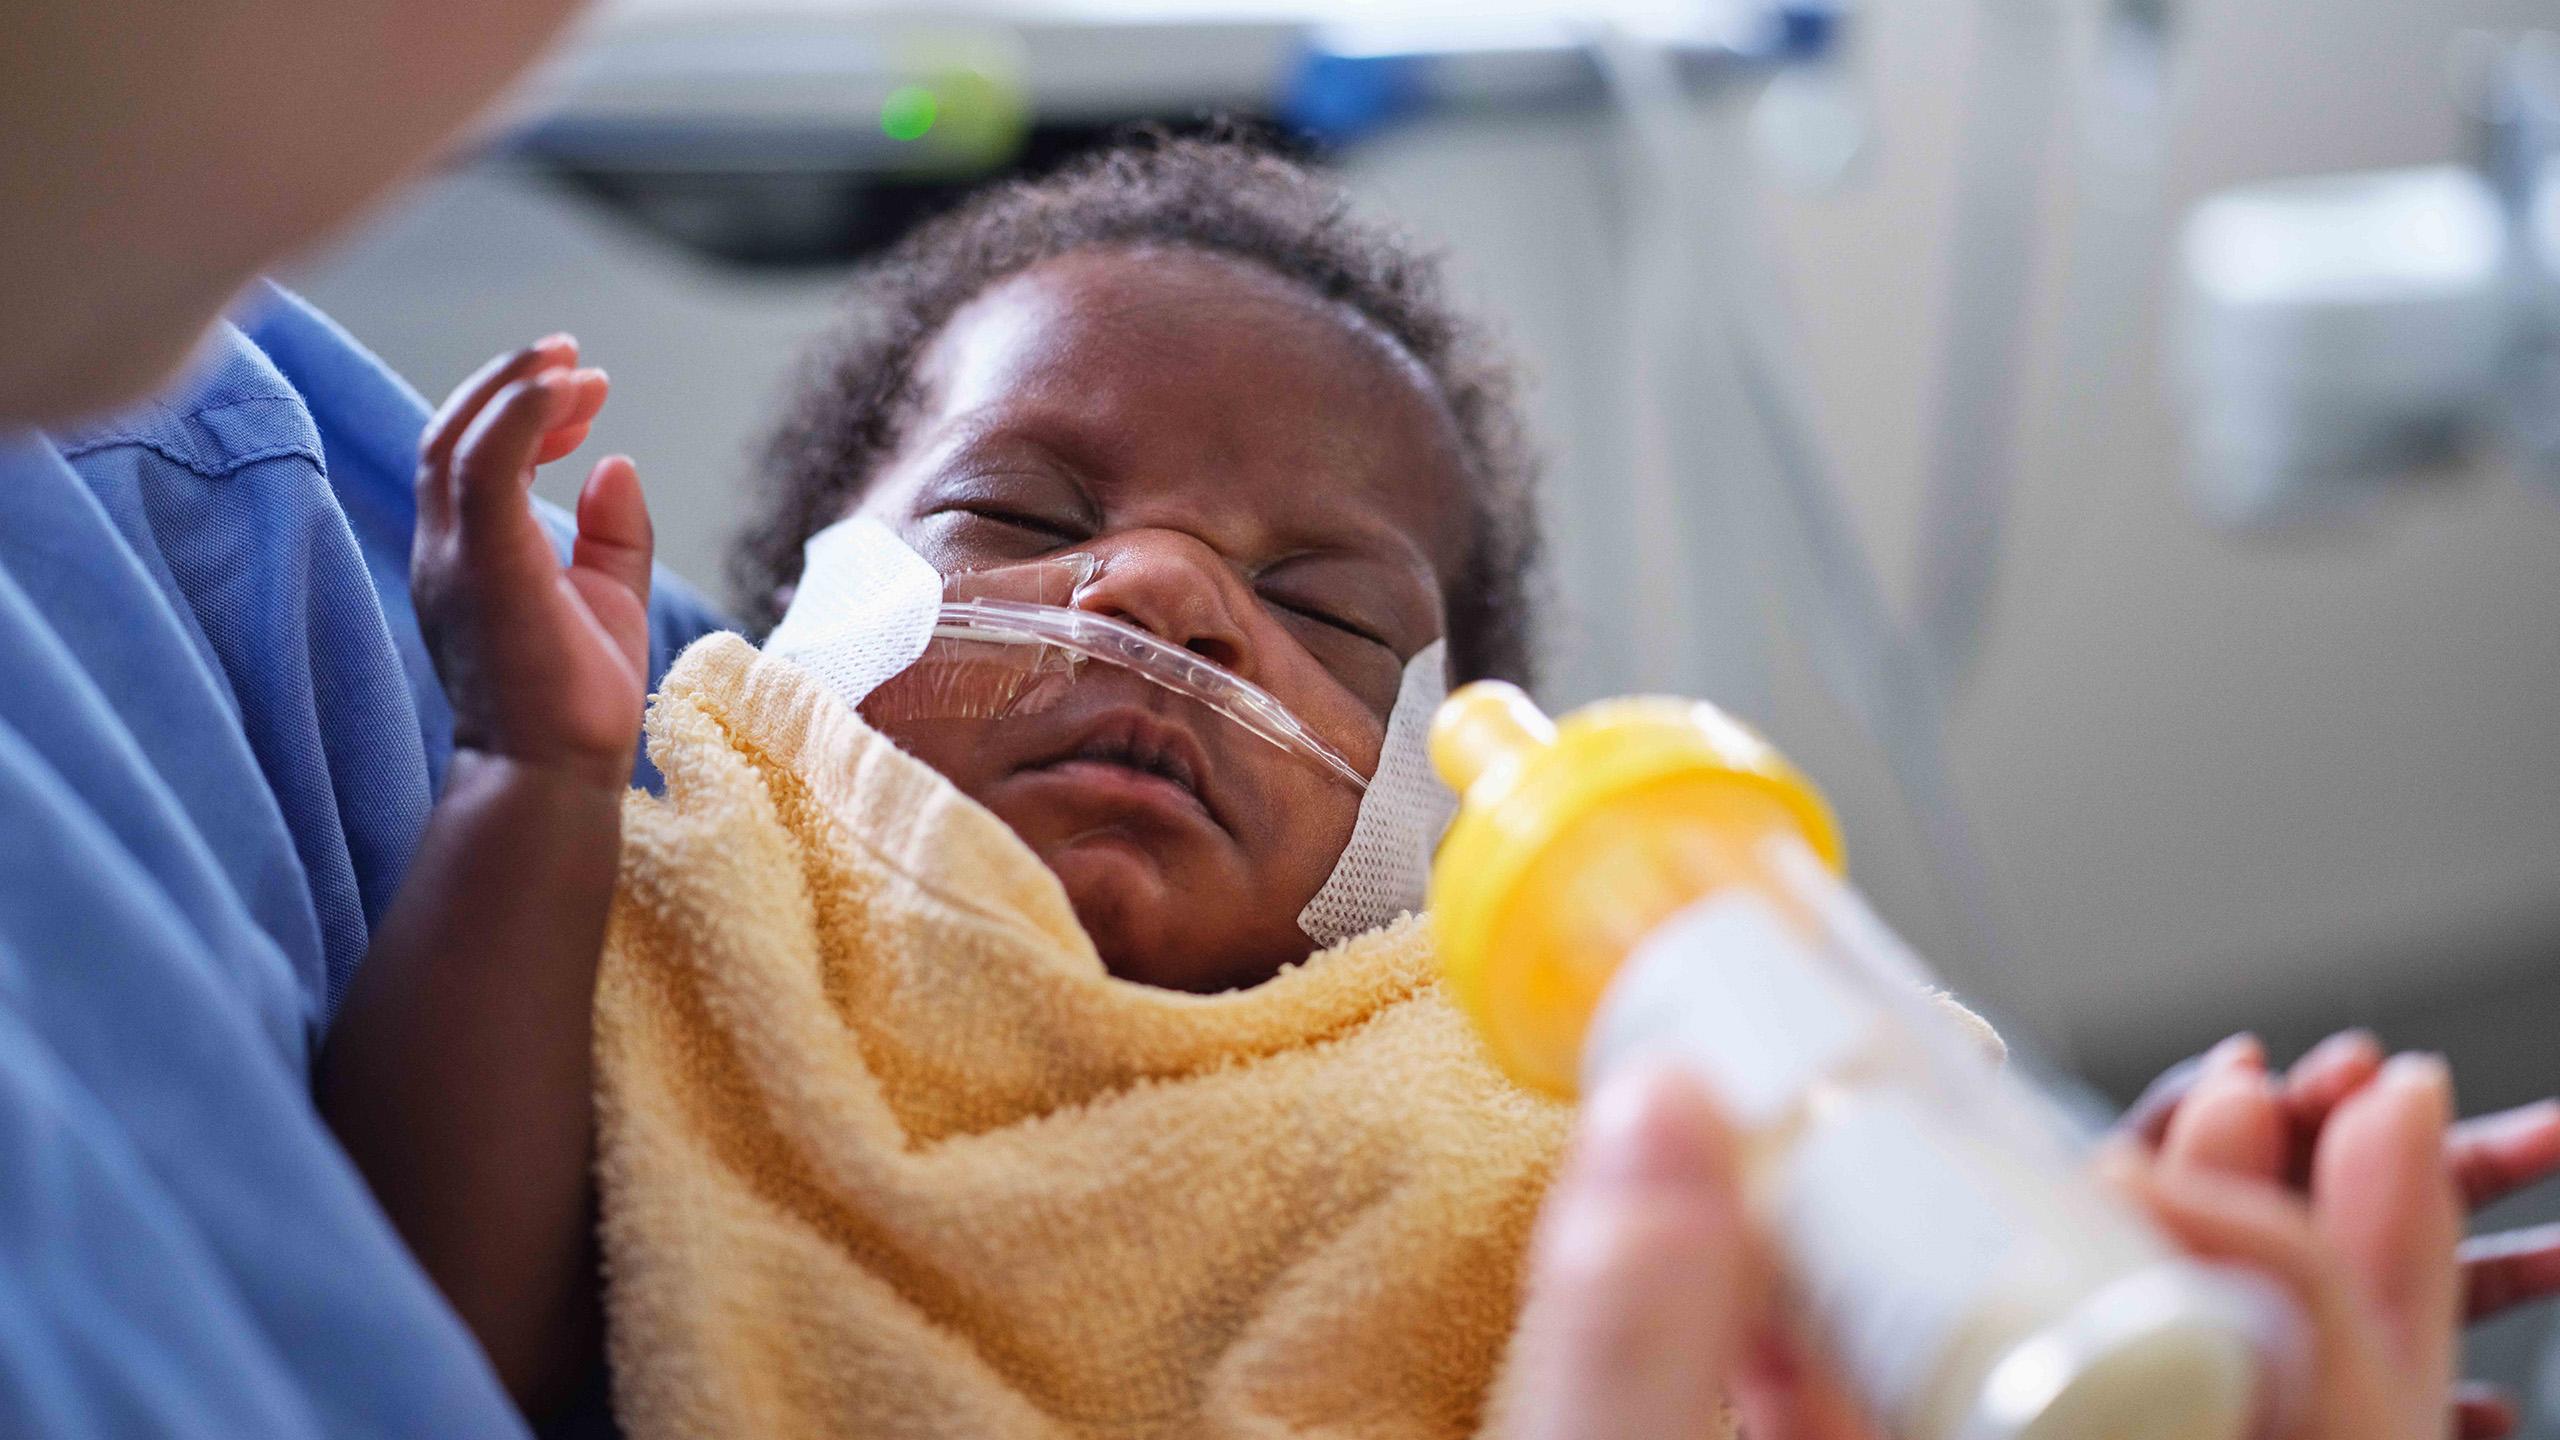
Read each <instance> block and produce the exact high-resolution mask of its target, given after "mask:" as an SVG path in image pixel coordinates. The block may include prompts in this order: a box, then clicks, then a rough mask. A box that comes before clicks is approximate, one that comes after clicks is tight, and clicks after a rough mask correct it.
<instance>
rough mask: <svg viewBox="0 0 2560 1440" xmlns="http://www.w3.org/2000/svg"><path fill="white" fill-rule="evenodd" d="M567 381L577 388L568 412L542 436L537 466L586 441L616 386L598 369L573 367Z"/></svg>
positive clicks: (549, 461)
mask: <svg viewBox="0 0 2560 1440" xmlns="http://www.w3.org/2000/svg"><path fill="white" fill-rule="evenodd" d="M568 383H569V384H570V385H571V386H572V387H573V389H574V395H573V398H572V399H571V400H570V402H569V410H568V413H567V414H565V415H562V416H561V417H560V418H559V419H558V420H556V421H553V422H552V425H551V430H550V432H549V433H548V434H546V435H544V436H543V437H542V445H541V448H540V449H538V450H536V451H535V452H534V456H533V463H534V464H536V465H548V464H550V463H551V462H552V461H554V460H557V459H559V458H560V457H561V456H563V455H566V454H568V453H569V452H570V451H572V450H575V449H577V448H578V447H579V446H581V445H584V444H585V443H587V432H588V431H589V430H591V429H593V428H594V426H595V419H596V413H597V412H598V411H600V410H602V409H604V402H605V396H606V395H607V394H609V393H610V392H611V391H612V389H613V382H612V381H611V380H609V379H607V378H606V376H605V373H604V372H603V371H602V370H596V369H586V370H573V371H571V372H569V379H568Z"/></svg>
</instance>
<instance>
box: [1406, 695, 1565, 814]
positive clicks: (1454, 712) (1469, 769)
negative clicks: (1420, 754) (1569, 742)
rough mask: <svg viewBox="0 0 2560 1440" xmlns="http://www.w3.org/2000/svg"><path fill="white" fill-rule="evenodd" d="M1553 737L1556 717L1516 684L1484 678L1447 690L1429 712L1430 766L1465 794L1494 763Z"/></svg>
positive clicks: (1523, 753) (1518, 756) (1515, 756)
mask: <svg viewBox="0 0 2560 1440" xmlns="http://www.w3.org/2000/svg"><path fill="white" fill-rule="evenodd" d="M1555 739H1556V726H1555V722H1554V721H1552V720H1549V719H1548V718H1547V717H1546V712H1544V711H1542V710H1540V709H1539V708H1538V706H1537V703H1536V702H1535V701H1532V700H1531V699H1530V698H1529V697H1528V696H1527V695H1526V694H1524V693H1522V691H1521V689H1520V687H1519V686H1517V685H1508V684H1504V683H1503V682H1501V681H1499V680H1493V681H1485V682H1481V683H1478V684H1474V685H1469V686H1466V687H1465V688H1463V689H1461V690H1459V691H1458V693H1456V694H1455V695H1452V696H1450V697H1449V699H1448V702H1447V703H1446V704H1444V705H1442V706H1441V707H1440V713H1439V714H1438V715H1436V716H1434V717H1432V721H1431V766H1432V768H1433V769H1435V770H1438V771H1439V772H1440V778H1441V779H1443V780H1445V781H1447V782H1449V788H1450V789H1452V790H1455V791H1457V792H1458V793H1459V794H1461V795H1464V794H1466V793H1467V791H1468V790H1469V789H1471V788H1473V787H1474V785H1475V783H1476V781H1477V780H1479V779H1482V778H1483V777H1484V776H1485V775H1487V774H1488V773H1490V772H1491V771H1492V770H1494V769H1495V767H1497V766H1500V765H1504V764H1509V763H1516V762H1518V761H1520V760H1521V759H1523V758H1524V757H1526V756H1527V755H1528V754H1529V752H1531V751H1533V750H1535V749H1538V748H1539V747H1541V746H1546V745H1552V744H1554V743H1555Z"/></svg>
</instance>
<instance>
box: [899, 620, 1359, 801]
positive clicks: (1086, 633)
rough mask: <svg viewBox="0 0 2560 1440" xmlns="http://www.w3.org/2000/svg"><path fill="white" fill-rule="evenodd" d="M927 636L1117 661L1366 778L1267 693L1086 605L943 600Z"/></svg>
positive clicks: (1283, 744)
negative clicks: (932, 627)
mask: <svg viewBox="0 0 2560 1440" xmlns="http://www.w3.org/2000/svg"><path fill="white" fill-rule="evenodd" d="M933 634H934V638H936V639H940V640H966V641H974V642H977V643H979V644H986V645H1022V646H1038V647H1046V648H1048V649H1051V650H1061V651H1065V652H1067V653H1068V654H1070V655H1075V656H1080V657H1082V658H1084V659H1087V660H1098V661H1100V662H1102V663H1104V664H1106V665H1116V666H1118V667H1120V668H1121V669H1124V670H1129V671H1133V672H1135V673H1137V674H1139V675H1142V676H1144V677H1145V678H1147V679H1149V680H1152V681H1154V682H1155V683H1156V684H1158V685H1161V686H1163V687H1164V688H1165V689H1167V690H1170V691H1172V692H1174V693H1175V694H1177V695H1181V696H1185V697H1187V698H1189V699H1192V700H1196V701H1198V702H1200V703H1201V704H1203V705H1206V706H1208V707H1209V708H1210V709H1212V710H1215V711H1217V712H1218V713H1219V714H1221V715H1224V716H1226V717H1227V718H1228V719H1230V720H1233V721H1234V722H1236V723H1237V724H1238V725H1241V726H1243V727H1244V728H1245V729H1246V730H1247V731H1249V732H1251V733H1252V734H1254V735H1256V736H1259V737H1261V738H1262V739H1264V740H1267V741H1269V742H1270V743H1271V744H1273V745H1276V746H1278V747H1280V748H1281V749H1282V750H1284V751H1286V752H1288V753H1289V754H1291V755H1295V756H1297V757H1299V758H1301V759H1304V760H1308V761H1311V762H1313V763H1314V764H1316V765H1318V766H1320V767H1322V768H1324V769H1326V770H1329V771H1331V772H1332V773H1333V774H1334V775H1335V776H1336V777H1338V778H1339V779H1341V780H1342V781H1344V782H1345V783H1346V784H1348V785H1350V786H1351V788H1352V789H1354V790H1356V791H1359V792H1362V793H1364V794H1365V793H1366V792H1367V791H1368V788H1369V777H1368V776H1366V775H1363V774H1361V773H1360V771H1359V769H1358V767H1356V766H1354V765H1353V764H1352V763H1351V762H1350V761H1349V760H1347V759H1344V758H1343V755H1342V752H1341V751H1339V750H1336V749H1335V748H1334V747H1333V746H1331V745H1329V744H1326V743H1325V741H1324V739H1323V737H1321V736H1319V735H1317V734H1316V733H1315V731H1313V730H1310V729H1308V728H1307V726H1306V724H1305V722H1303V721H1301V720H1300V719H1298V717H1297V716H1296V715H1295V714H1293V713H1292V712H1291V711H1290V709H1289V707H1288V706H1286V705H1283V704H1281V703H1280V701H1279V700H1278V699H1277V698H1275V697H1274V696H1273V695H1272V694H1271V692H1270V691H1268V690H1265V689H1263V688H1262V687H1261V686H1259V685H1256V684H1254V683H1253V682H1252V681H1250V680H1247V679H1245V678H1244V677H1243V676H1240V675H1238V674H1236V673H1235V672H1234V671H1232V670H1229V669H1227V668H1225V667H1224V666H1222V665H1219V664H1217V663H1216V662H1214V661H1212V660H1209V659H1207V658H1205V657H1203V656H1201V655H1197V654H1194V653H1193V652H1192V651H1190V650H1186V649H1184V648H1183V647H1182V646H1180V645H1176V644H1174V643H1173V642H1172V641H1170V640H1166V639H1164V638H1163V637H1161V636H1158V635H1155V634H1152V633H1150V632H1148V631H1145V630H1141V629H1139V628H1138V627H1137V626H1135V625H1131V624H1128V623H1126V622H1125V621H1120V620H1115V619H1112V618H1111V617H1110V616H1108V615H1101V614H1097V613H1095V612H1093V611H1090V610H1078V609H1074V608H1071V607H1068V606H1061V605H1040V604H1033V603H1029V602H1026V601H1020V600H991V599H981V600H945V601H944V602H943V604H942V611H941V615H940V618H939V619H938V621H937V622H936V624H935V625H934V629H933Z"/></svg>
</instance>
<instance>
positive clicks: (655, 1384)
mask: <svg viewBox="0 0 2560 1440" xmlns="http://www.w3.org/2000/svg"><path fill="white" fill-rule="evenodd" d="M649 733H650V745H651V755H652V757H653V758H654V759H655V760H656V762H657V765H658V768H659V769H660V771H662V772H663V773H664V774H665V776H666V780H667V793H666V797H665V799H663V800H653V799H651V798H649V797H647V796H645V795H640V794H635V795H633V796H632V798H631V801H630V806H629V809H628V810H627V812H626V818H627V830H626V839H625V842H624V845H625V849H624V859H623V875H622V891H621V896H620V899H619V901H618V902H617V904H616V907H615V913H614V920H613V926H612V933H611V939H610V942H609V945H608V948H607V953H606V957H605V963H604V969H603V974H602V978H601V981H600V984H599V990H598V996H597V1016H596V1019H597V1034H596V1046H597V1062H598V1067H599V1086H600V1100H599V1103H600V1109H601V1137H600V1162H599V1163H600V1166H601V1174H602V1185H603V1195H604V1244H605V1255H606V1265H607V1272H608V1277H609V1283H608V1313H609V1317H610V1324H611V1346H612V1353H613V1360H614V1367H615V1388H616V1410H617V1413H618V1415H619V1418H620V1420H621V1422H622V1425H623V1427H624V1428H625V1430H626V1431H627V1432H628V1433H629V1435H630V1436H631V1437H632V1440H662V1437H678V1436H682V1437H730V1436H735V1437H750V1436H752V1437H759V1440H797V1437H818V1436H829V1437H860V1440H904V1437H914V1440H926V1437H930V1440H960V1437H969V1440H981V1437H994V1440H1014V1437H1041V1440H1047V1437H1106V1436H1107V1437H1155V1436H1164V1437H1174V1436H1180V1437H1186V1440H1216V1437H1246V1436H1252V1437H1279V1436H1299V1437H1305V1436H1341V1437H1350V1436H1358V1437H1363V1440H1400V1437H1441V1436H1464V1435H1468V1434H1471V1433H1473V1432H1474V1431H1475V1430H1476V1429H1477V1428H1478V1426H1479V1425H1480V1424H1481V1423H1482V1417H1483V1412H1484V1410H1485V1408H1486V1400H1487V1393H1488V1390H1489V1389H1490V1387H1491V1385H1492V1382H1493V1379H1494V1376H1495V1374H1496V1371H1497V1370H1498V1369H1499V1366H1500V1361H1501V1356H1502V1354H1503V1350H1504V1346H1505V1343H1506V1341H1507V1340H1508V1338H1509V1335H1510V1333H1511V1329H1512V1322H1513V1318H1514V1314H1515V1312H1516V1310H1517V1308H1518V1303H1519V1288H1520V1279H1521V1267H1522V1252H1523V1250H1524V1247H1525V1245H1526V1243H1527V1237H1528V1234H1529V1229H1530V1225H1531V1221H1532V1219H1533V1216H1534V1214H1535V1211H1536V1208H1537V1203H1538V1199H1539V1195H1540V1192H1541V1191H1542V1190H1543V1188H1544V1187H1545V1184H1546V1182H1547V1180H1548V1177H1549V1175H1550V1174H1551V1172H1552V1171H1553V1168H1554V1165H1555V1161H1556V1158H1557V1156H1558V1154H1559V1152H1560V1150H1561V1148H1562V1145H1563V1142H1564V1138H1565V1130H1566V1123H1567V1114H1566V1111H1565V1110H1564V1109H1563V1108H1562V1107H1560V1106H1557V1105H1554V1104H1551V1103H1549V1102H1546V1101H1543V1100H1540V1099H1537V1098H1533V1097H1532V1096H1530V1095H1528V1094H1526V1093H1524V1092H1522V1091H1520V1090H1518V1089H1516V1088H1514V1087H1513V1086H1512V1085H1511V1084H1510V1083H1509V1082H1508V1081H1506V1080H1505V1079H1504V1078H1503V1077H1502V1076H1501V1075H1500V1074H1499V1073H1497V1072H1496V1071H1495V1070H1494V1069H1493V1067H1492V1065H1491V1062H1490V1061H1489V1060H1487V1059H1486V1058H1485V1056H1484V1055H1483V1053H1482V1051H1481V1050H1480V1049H1479V1048H1478V1046H1477V1043H1476V1041H1475V1039H1474V1037H1473V1035H1472V1034H1471V1032H1470V1031H1469V1029H1468V1027H1467V1024H1466V1022H1465V1020H1464V1019H1463V1018H1462V1017H1461V1016H1460V1015H1459V1014H1458V1012H1457V1011H1456V1010H1455V1009H1454V1008H1453V1007H1452V1006H1451V1005H1450V1004H1449V1003H1448V1002H1447V1001H1446V1000H1445V999H1444V998H1443V996H1442V994H1441V992H1440V990H1439V988H1438V984H1437V981H1436V978H1435V970H1434V965H1433V960H1432V956H1431V953H1430V947H1429V944H1428V937H1427V931H1426V929H1425V928H1424V927H1423V926H1422V925H1420V924H1418V923H1416V922H1412V921H1407V922H1404V923H1402V924H1399V925H1397V926H1394V927H1391V928H1389V929H1387V930H1384V931H1380V932H1377V933H1374V934H1371V935H1367V936H1363V937H1361V938H1358V939H1355V940H1353V941H1350V942H1348V943H1346V944H1344V945H1342V946H1339V947H1337V948H1335V949H1333V950H1331V951H1328V952H1326V953H1324V954H1322V955H1319V956H1317V957H1315V958H1313V959H1311V960H1310V961H1308V962H1307V963H1306V964H1305V965H1303V966H1299V967H1297V968H1294V969H1292V970H1289V971H1287V972H1286V973H1284V974H1282V975H1280V976H1279V977H1278V978H1276V979H1274V980H1272V981H1270V982H1268V983H1266V984H1264V985H1261V986H1259V987H1256V988H1255V989H1253V990H1250V991H1245V992H1241V993H1236V994H1230V995H1223V996H1215V997H1199V996H1190V995H1182V994H1175V993H1171V992H1167V991H1159V990H1150V989H1146V988H1143V987H1140V986H1136V985H1131V984H1127V983H1123V982H1120V981H1116V980H1113V979H1111V978H1109V977H1108V976H1106V975H1105V974H1104V972H1103V968H1102V963H1101V961H1100V960H1099V959H1098V958H1097V957H1096V955H1095V953H1094V950H1093V947H1092V945H1091V943H1090V942H1089V941H1088V940H1087V939H1086V937H1085V934H1084V932H1083V930H1082V929H1081V928H1080V927H1079V926H1078V925H1077V923H1076V918H1075V915H1074V913H1073V911H1072V910H1071V909H1070V908H1069V906H1068V904H1067V900H1066V896H1065V894H1064V892H1063V891H1062V890H1061V889H1060V888H1059V886H1058V884H1057V882H1056V880H1055V879H1054V878H1053V877H1052V876H1051V875H1050V873H1049V871H1048V870H1047V869H1046V868H1045V867H1043V866H1042V865H1041V863H1040V862H1039V860H1038V859H1037V858H1035V857H1034V856H1033V855H1032V853H1031V852H1030V851H1029V850H1028V849H1026V848H1025V847H1024V846H1023V845H1022V844H1021V843H1020V842H1019V841H1018V840H1016V839H1015V838H1014V836H1013V834H1012V832H1011V831H1009V830H1008V829H1007V828H1006V827H1005V825H1004V824H1003V822H1002V821H1000V820H998V819H996V818H995V817H994V816H993V815H992V814H990V813H989V812H987V811H986V810H985V809H983V808H981V807H980V806H978V805H977V804H976V803H974V802H972V801H970V800H969V799H967V798H966V797H964V796H962V795H961V794H960V793H959V792H958V791H957V790H955V789H954V788H952V786H951V785H950V784H949V783H948V782H946V781H945V780H943V779H942V778H941V777H940V776H939V775H937V774H935V773H934V772H933V771H931V770H929V769H928V768H926V767H925V766H924V765H922V764H921V763H919V762H917V761H916V760H914V759H912V758H910V757H909V756H907V755H906V754H905V753H903V752H901V751H900V750H898V749H897V748H896V747H895V746H893V745H891V744H890V743H889V742H888V741H886V740H884V739H882V738H881V737H880V736H879V735H878V734H877V733H876V732H874V731H873V730H871V729H870V728H869V727H868V726H866V725H865V724H864V723H863V722H862V721H861V720H860V719H859V718H858V717H857V716H856V715H855V714H854V713H853V712H852V711H851V710H850V709H848V708H847V707H845V706H844V705H843V704H841V703H840V702H839V701H837V700H836V699H835V698H834V697H833V696H832V695H830V694H828V693H827V692H826V691H824V690H823V689H821V688H820V687H819V685H818V684H817V683H816V682H815V681H814V680H813V679H812V678H811V677H810V676H809V675H808V674H807V673H806V672H804V671H802V670H800V669H799V668H797V667H796V666H794V665H792V664H790V663H789V662H786V661H781V660H776V659H771V658H767V657H763V656H760V655H759V654H758V653H757V652H756V651H755V650H754V649H753V648H752V647H750V646H749V645H748V644H747V643H746V642H745V641H743V640H741V639H738V638H737V637H735V636H723V635H716V636H712V637H710V638H708V639H706V640H703V641H701V642H700V643H698V644H696V645H695V646H694V647H693V648H692V649H691V650H690V651H688V652H687V653H686V654H685V656H684V657H683V659H682V660H680V661H679V662H678V663H677V665H676V666H675V668H674V670H673V671H672V672H671V673H670V674H669V675H668V677H667V679H666V682H665V685H664V687H663V690H662V693H661V694H660V696H659V697H658V700H657V702H656V704H655V706H654V708H653V709H652V711H651V714H650V720H649Z"/></svg>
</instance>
